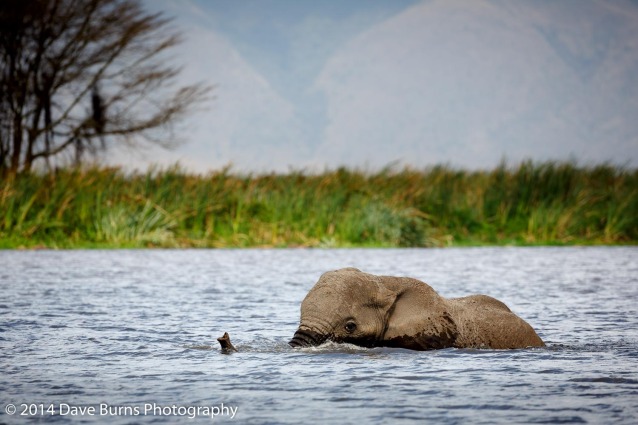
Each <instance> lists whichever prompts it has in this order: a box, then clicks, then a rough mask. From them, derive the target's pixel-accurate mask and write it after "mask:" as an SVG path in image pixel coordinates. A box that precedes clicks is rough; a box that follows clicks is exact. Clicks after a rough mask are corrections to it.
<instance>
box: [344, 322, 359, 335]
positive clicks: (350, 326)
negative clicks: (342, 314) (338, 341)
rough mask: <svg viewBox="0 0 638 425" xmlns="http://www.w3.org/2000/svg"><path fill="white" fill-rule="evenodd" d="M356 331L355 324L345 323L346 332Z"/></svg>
mask: <svg viewBox="0 0 638 425" xmlns="http://www.w3.org/2000/svg"><path fill="white" fill-rule="evenodd" d="M355 329H357V324H356V323H354V322H348V323H346V331H348V332H350V333H352V332H354V330H355Z"/></svg>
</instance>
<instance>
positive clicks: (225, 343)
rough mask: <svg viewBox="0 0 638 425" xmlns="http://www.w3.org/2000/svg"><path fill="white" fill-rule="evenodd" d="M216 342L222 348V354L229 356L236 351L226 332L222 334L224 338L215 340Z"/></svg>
mask: <svg viewBox="0 0 638 425" xmlns="http://www.w3.org/2000/svg"><path fill="white" fill-rule="evenodd" d="M217 341H219V345H221V346H222V353H224V354H229V353H232V352H233V351H237V349H236V348H235V346H234V345H233V344H232V343H231V342H230V336H229V335H228V332H224V336H221V337H219V338H217Z"/></svg>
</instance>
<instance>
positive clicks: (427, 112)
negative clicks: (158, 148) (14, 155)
mask: <svg viewBox="0 0 638 425" xmlns="http://www.w3.org/2000/svg"><path fill="white" fill-rule="evenodd" d="M151 3H152V4H153V5H154V7H163V8H165V9H167V12H168V13H169V14H174V15H176V16H177V18H178V19H177V24H178V25H179V26H181V27H182V28H184V30H185V35H186V36H187V37H188V42H187V43H186V44H185V45H184V48H183V49H182V51H181V52H180V54H179V55H178V60H182V61H183V62H184V63H186V73H185V76H184V77H185V78H190V79H195V80H208V81H210V82H212V83H214V84H217V85H218V89H217V91H216V100H215V102H213V104H212V106H211V108H210V109H209V110H208V111H206V112H205V113H202V114H199V115H197V116H194V117H193V119H192V120H191V121H189V123H188V125H187V126H186V127H187V128H188V129H189V131H188V132H187V136H188V137H189V138H190V143H189V144H188V145H186V146H184V147H183V148H181V149H180V150H178V151H176V152H175V153H172V154H170V155H166V154H165V155H163V158H164V160H165V161H171V160H175V159H176V158H182V160H183V161H184V162H185V163H187V164H192V165H193V166H195V167H197V168H198V169H205V168H208V167H212V166H219V165H220V164H224V163H227V162H230V161H232V162H234V163H235V164H236V166H237V168H240V169H257V170H265V169H276V170H286V169H288V167H289V166H294V167H301V166H307V165H309V164H315V165H318V166H319V167H322V166H323V165H328V166H330V167H336V166H338V165H342V164H343V165H353V166H366V165H368V166H373V167H377V166H382V165H385V164H387V163H388V162H390V161H393V160H400V161H402V162H404V163H409V164H412V165H414V166H417V167H420V166H425V165H429V164H433V163H439V162H449V163H451V164H454V165H461V166H469V167H491V166H493V165H495V164H496V163H498V161H499V160H500V159H501V158H503V157H506V158H508V160H510V161H518V160H521V159H524V158H533V159H539V160H543V159H569V158H575V159H578V160H579V161H580V162H600V161H604V160H612V161H614V162H619V163H625V162H627V161H632V164H633V165H634V166H635V165H636V161H637V160H638V119H637V118H636V117H637V116H638V89H637V87H638V84H637V81H636V80H637V79H638V6H636V3H635V2H629V1H614V2H609V1H592V0H589V1H585V0H571V1H569V0H561V1H553V0H548V1H539V0H534V1H510V0H472V1H461V0H433V1H420V2H414V1H407V0H406V1H402V2H383V1H378V0H377V1H369V2H366V1H350V2H345V3H346V4H347V6H339V5H343V2H335V1H327V2H325V3H324V2H287V1H285V0H268V1H257V2H255V1H247V2H221V1H212V2H211V1H206V2H204V1H202V2H198V3H193V2H178V3H176V2H170V1H169V2H159V3H158V2H151ZM293 5H294V6H293ZM390 5H392V6H390ZM193 129H194V130H193ZM152 159H153V160H155V159H156V158H152Z"/></svg>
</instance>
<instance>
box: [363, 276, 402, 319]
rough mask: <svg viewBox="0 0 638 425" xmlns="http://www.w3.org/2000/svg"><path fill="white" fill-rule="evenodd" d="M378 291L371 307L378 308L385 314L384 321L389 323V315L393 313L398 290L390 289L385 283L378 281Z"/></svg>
mask: <svg viewBox="0 0 638 425" xmlns="http://www.w3.org/2000/svg"><path fill="white" fill-rule="evenodd" d="M376 284H377V292H376V294H375V295H374V299H373V301H372V303H371V305H370V307H374V308H376V309H378V310H379V311H380V312H381V314H382V315H383V318H384V322H386V323H387V320H388V317H389V316H390V315H391V314H392V310H393V309H394V306H395V302H396V300H397V297H398V296H399V294H397V292H396V291H393V290H391V289H388V288H387V287H386V286H385V285H384V284H383V283H381V282H379V281H377V282H376Z"/></svg>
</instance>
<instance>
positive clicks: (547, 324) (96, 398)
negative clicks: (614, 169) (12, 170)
mask: <svg viewBox="0 0 638 425" xmlns="http://www.w3.org/2000/svg"><path fill="white" fill-rule="evenodd" d="M344 266H355V267H358V268H360V269H362V270H364V271H367V272H370V273H375V274H389V275H407V276H412V277H416V278H419V279H421V280H424V281H426V282H428V283H429V284H430V285H431V286H433V287H434V288H435V289H436V290H437V291H438V292H439V293H440V294H441V295H443V296H446V297H456V296H463V295H468V294H472V293H486V294H489V295H492V296H494V297H496V298H499V299H500V300H502V301H504V302H505V303H506V304H508V305H509V307H510V308H511V309H512V310H513V311H515V312H516V313H518V314H519V315H520V316H521V317H523V318H524V319H526V320H527V321H528V322H529V323H530V324H532V326H533V327H534V328H535V329H537V331H538V333H539V335H540V336H541V337H542V338H543V339H544V340H545V341H546V343H547V344H548V347H547V348H544V349H528V350H513V351H498V350H458V349H446V350H439V351H430V352H416V351H409V350H402V349H388V348H375V349H360V348H356V347H353V346H339V345H328V346H324V347H320V348H312V349H303V350H293V349H291V348H289V347H288V345H287V341H288V340H289V339H290V338H291V337H292V335H293V333H294V331H295V329H296V327H297V324H298V320H299V306H300V303H301V300H302V299H303V297H304V296H305V294H306V293H307V292H308V290H309V289H310V288H311V287H312V285H313V284H314V283H315V282H316V280H317V279H318V277H319V276H320V274H321V273H323V272H324V271H327V270H331V269H336V268H340V267H344ZM637 300H638V248H636V247H622V248H608V247H601V248H598V247H596V248H470V249H443V250H438V249H428V250H420V249H414V250H393V249H381V250H358V249H357V250H307V249H299V250H294V249H291V250H184V251H173V250H169V251H162V250H139V251H0V347H1V350H0V365H1V370H2V374H1V379H0V422H2V423H27V422H33V421H45V420H46V421H51V422H70V421H72V422H75V423H80V422H108V423H140V422H141V423H148V422H157V423H175V422H188V423H191V422H193V421H194V422H197V423H204V422H206V423H208V422H210V421H211V416H212V415H213V414H215V413H219V415H215V417H214V418H213V419H212V421H213V422H232V421H237V422H238V423H248V424H261V423H291V424H295V423H300V422H303V421H306V420H308V419H312V420H313V422H321V423H339V424H359V423H372V424H381V423H390V422H391V423H410V422H413V421H419V422H426V423H437V424H439V423H442V424H453V423H511V422H516V423H605V424H612V423H627V424H633V423H636V420H637V419H638V303H637V302H636V301H637ZM224 332H229V333H230V336H231V339H232V341H233V343H234V344H235V346H236V347H237V348H238V349H239V353H236V354H232V355H224V354H221V353H220V350H219V346H218V344H217V342H216V340H215V339H216V338H217V337H219V336H221V335H222V334H223V333H224ZM8 404H13V405H15V407H16V409H17V412H16V413H15V414H13V415H8V414H7V413H6V412H5V409H9V410H11V409H10V406H8ZM198 407H199V411H197V410H196V409H197V408H198ZM91 408H92V409H94V410H90V409H91ZM29 409H30V410H29ZM145 409H146V411H145ZM149 409H150V410H149ZM232 409H236V410H232ZM21 413H26V415H21ZM232 415H234V417H232ZM191 416H192V417H194V419H193V420H190V419H189V417H191ZM231 417H232V418H231Z"/></svg>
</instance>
